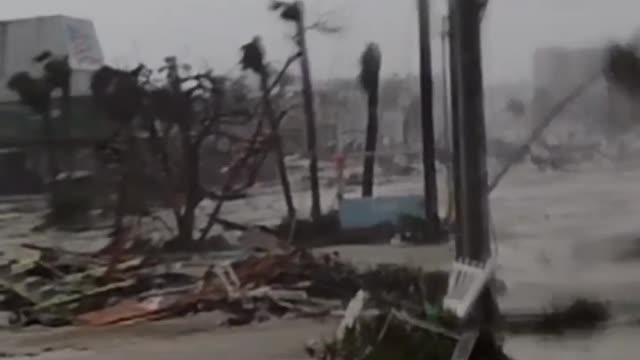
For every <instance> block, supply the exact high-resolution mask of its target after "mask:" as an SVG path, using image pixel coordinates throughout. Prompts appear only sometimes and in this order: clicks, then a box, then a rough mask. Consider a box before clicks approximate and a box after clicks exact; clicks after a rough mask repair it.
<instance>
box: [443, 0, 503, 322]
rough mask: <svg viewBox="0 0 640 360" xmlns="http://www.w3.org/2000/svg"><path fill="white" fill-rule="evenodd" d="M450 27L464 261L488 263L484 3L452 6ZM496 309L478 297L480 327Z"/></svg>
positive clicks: (456, 0) (467, 0) (466, 0)
mask: <svg viewBox="0 0 640 360" xmlns="http://www.w3.org/2000/svg"><path fill="white" fill-rule="evenodd" d="M450 4H453V7H452V8H451V10H452V12H451V15H452V21H451V25H452V26H451V27H452V28H453V30H454V33H455V36H454V39H455V41H454V43H453V44H452V45H453V46H454V47H455V51H456V57H457V61H456V64H457V66H458V68H457V78H458V81H457V84H458V89H457V91H458V92H459V94H458V95H459V103H458V104H457V105H458V109H459V110H458V114H459V116H460V118H459V119H458V120H459V128H458V137H459V139H458V141H459V147H460V153H461V160H462V162H461V166H460V169H461V170H462V173H461V175H462V176H461V182H462V199H461V205H462V209H460V210H461V213H462V214H463V216H462V218H461V219H459V224H460V225H461V226H460V228H461V230H462V240H463V242H464V245H465V246H464V248H465V249H464V253H463V254H458V255H463V256H464V257H465V258H469V259H471V260H473V261H478V262H485V261H486V260H487V259H488V257H489V256H490V255H491V246H490V231H489V199H488V194H489V192H488V184H487V180H488V179H487V164H486V153H487V144H486V130H485V119H484V89H483V77H482V51H481V45H480V39H481V36H480V33H481V29H480V24H481V17H482V13H483V11H484V8H485V6H486V4H487V1H486V0H451V3H450ZM495 310H496V304H495V301H494V299H493V297H492V294H491V292H490V290H489V289H486V290H485V291H484V293H483V294H482V296H481V297H480V301H479V306H478V307H477V308H476V315H477V319H475V321H477V322H478V323H479V324H480V325H488V324H490V323H491V322H492V321H493V320H495V317H496V315H497V314H496V311H495Z"/></svg>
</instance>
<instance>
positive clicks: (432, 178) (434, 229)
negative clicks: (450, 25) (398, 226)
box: [417, 0, 440, 242]
mask: <svg viewBox="0 0 640 360" xmlns="http://www.w3.org/2000/svg"><path fill="white" fill-rule="evenodd" d="M417 1H418V16H419V17H418V23H419V31H420V36H419V38H420V105H421V106H420V107H421V114H422V115H421V116H422V165H423V169H424V170H423V171H424V200H425V201H424V210H425V220H426V229H425V240H426V241H428V242H434V241H436V240H437V237H438V236H439V233H440V215H439V214H438V187H437V184H436V166H435V134H434V132H435V131H434V126H433V76H432V73H431V35H430V24H429V16H430V14H429V0H417Z"/></svg>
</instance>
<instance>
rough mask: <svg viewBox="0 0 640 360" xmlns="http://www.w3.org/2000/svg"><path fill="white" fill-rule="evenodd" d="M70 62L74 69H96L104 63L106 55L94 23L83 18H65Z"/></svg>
mask: <svg viewBox="0 0 640 360" xmlns="http://www.w3.org/2000/svg"><path fill="white" fill-rule="evenodd" d="M64 29H65V35H66V37H67V43H68V51H69V63H70V65H71V68H72V69H74V70H96V69H98V68H99V67H100V66H102V64H103V63H104V55H103V54H102V48H101V47H100V42H99V41H98V36H97V34H96V29H95V27H94V26H93V23H92V22H91V21H88V20H81V19H65V20H64Z"/></svg>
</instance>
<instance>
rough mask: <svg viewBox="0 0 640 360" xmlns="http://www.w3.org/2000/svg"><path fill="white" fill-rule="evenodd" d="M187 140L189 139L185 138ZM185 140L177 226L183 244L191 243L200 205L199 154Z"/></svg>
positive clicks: (193, 146)
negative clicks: (181, 203)
mask: <svg viewBox="0 0 640 360" xmlns="http://www.w3.org/2000/svg"><path fill="white" fill-rule="evenodd" d="M187 139H189V138H187ZM187 139H185V143H184V144H183V150H182V151H183V154H184V160H183V161H184V163H185V165H186V169H185V170H186V171H185V175H186V178H185V202H184V212H183V213H182V216H181V219H180V225H179V232H180V233H179V237H180V240H181V241H182V242H183V243H185V242H191V241H193V230H194V228H195V222H196V218H195V217H196V216H195V215H196V207H197V206H198V204H199V203H200V199H201V197H200V195H201V190H200V181H199V180H200V153H199V149H198V145H197V144H191V142H190V141H189V140H187Z"/></svg>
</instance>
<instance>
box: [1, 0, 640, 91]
mask: <svg viewBox="0 0 640 360" xmlns="http://www.w3.org/2000/svg"><path fill="white" fill-rule="evenodd" d="M433 2H434V3H436V4H435V5H436V12H437V11H440V9H441V8H442V6H441V5H440V4H439V3H440V1H439V0H433ZM4 3H6V4H5V6H3V9H2V16H3V17H4V18H6V19H10V18H14V17H28V16H35V15H50V14H65V15H72V16H79V17H86V18H90V19H92V20H93V21H94V22H95V24H96V26H97V29H98V36H99V37H100V39H101V42H102V46H103V49H104V52H105V55H106V57H107V60H108V61H109V62H127V63H129V64H131V65H133V64H135V63H137V62H138V61H144V62H147V63H152V64H154V63H158V61H159V59H161V58H162V57H164V56H165V55H168V54H177V55H178V56H180V57H182V58H184V59H185V60H188V61H189V62H191V63H192V64H193V65H194V66H196V67H199V66H205V64H207V65H210V66H212V67H213V68H214V69H216V70H217V71H219V72H227V71H229V70H232V69H233V68H234V65H235V64H236V63H237V59H238V48H239V46H240V45H241V44H243V43H245V42H247V41H248V40H249V39H251V38H252V36H253V35H256V34H260V35H261V36H262V37H263V40H264V42H265V45H266V47H267V52H268V55H269V58H270V59H273V60H282V59H283V58H285V57H286V55H287V54H288V53H289V52H290V51H291V44H290V42H289V41H288V38H287V35H286V34H287V31H288V30H289V28H288V27H287V26H286V25H283V24H282V23H280V22H279V21H278V20H277V19H276V16H275V14H272V13H269V12H268V11H267V4H268V0H181V1H166V0H128V1H125V0H109V1H98V0H21V1H8V0H5V1H4ZM9 3H11V5H8V4H9ZM307 4H308V18H309V20H313V19H314V18H318V17H319V16H321V15H322V14H324V13H326V12H330V13H329V15H327V16H328V18H329V19H330V20H331V21H332V22H334V23H336V24H340V25H343V26H344V27H345V28H344V31H343V32H342V33H341V34H340V35H332V36H327V35H318V34H314V35H312V36H311V37H310V39H309V42H310V48H311V52H312V66H313V71H314V76H316V77H322V78H326V77H332V76H353V74H355V73H356V71H357V59H358V55H359V53H360V51H361V50H362V49H363V48H364V46H365V44H366V43H367V42H368V41H376V42H378V43H379V44H380V45H381V48H382V51H383V71H384V72H385V73H387V74H390V73H407V72H415V71H416V69H417V65H418V62H417V33H416V31H417V25H416V16H417V15H416V11H415V9H416V5H415V0H308V1H307ZM125 9H126V10H125ZM638 14H640V2H638V1H637V0H490V8H489V11H488V14H487V18H486V20H485V24H484V38H485V42H484V48H485V69H486V78H487V80H489V81H491V82H494V81H505V80H506V81H509V80H518V79H526V78H528V77H530V73H531V63H530V59H531V55H532V52H533V50H534V49H535V48H536V47H539V46H545V45H575V46H583V45H590V44H598V43H602V42H605V41H607V40H608V39H612V38H613V39H615V38H618V39H624V38H627V37H628V36H630V35H631V33H632V32H633V31H634V30H635V29H636V28H637V27H638V25H640V17H639V16H638ZM433 18H434V19H439V14H434V16H433ZM434 22H435V21H434ZM437 26H438V24H437V23H435V24H434V28H435V27H437ZM433 49H434V56H435V60H434V67H436V68H437V69H438V70H439V66H440V61H439V58H440V51H439V44H438V42H434V47H433Z"/></svg>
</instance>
